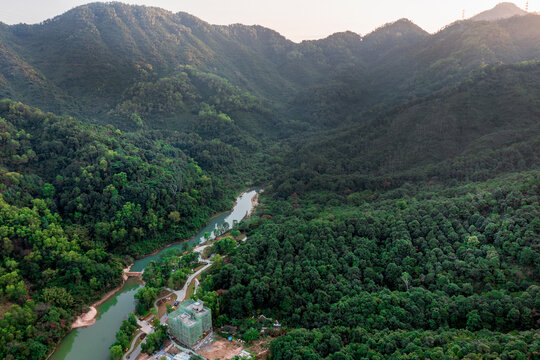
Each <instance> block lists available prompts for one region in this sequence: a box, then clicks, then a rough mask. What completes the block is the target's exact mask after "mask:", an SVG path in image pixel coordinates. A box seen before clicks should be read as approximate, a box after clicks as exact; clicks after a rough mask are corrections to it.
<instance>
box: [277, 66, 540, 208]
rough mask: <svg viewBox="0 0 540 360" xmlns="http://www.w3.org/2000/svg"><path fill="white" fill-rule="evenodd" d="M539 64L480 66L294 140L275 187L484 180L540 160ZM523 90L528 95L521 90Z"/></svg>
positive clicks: (347, 188) (346, 188) (338, 188)
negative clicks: (427, 91)
mask: <svg viewBox="0 0 540 360" xmlns="http://www.w3.org/2000/svg"><path fill="white" fill-rule="evenodd" d="M539 79H540V64H538V63H536V62H533V63H530V64H518V65H501V66H492V67H487V68H484V69H482V70H481V71H478V72H476V73H474V74H473V75H471V76H470V77H469V78H468V79H466V80H465V81H463V82H461V83H460V84H459V85H457V86H455V87H452V88H448V89H445V90H443V91H440V92H436V93H433V94H431V95H430V96H428V97H425V98H421V99H417V100H414V101H410V102H406V103H404V104H401V105H399V106H395V107H392V108H390V109H387V110H384V111H379V112H374V113H373V114H372V115H370V116H367V115H366V116H363V117H361V118H362V120H361V121H360V120H359V121H357V123H356V124H355V125H353V126H347V127H342V128H337V129H336V130H334V131H331V132H326V133H319V134H315V135H312V136H307V137H306V136H304V135H303V134H302V135H301V136H298V137H297V138H295V139H293V140H291V141H290V142H289V143H290V150H288V151H286V152H285V153H284V154H283V156H282V164H283V170H282V171H281V172H280V174H279V175H278V176H277V177H276V179H275V181H274V182H273V185H274V187H275V189H276V191H277V193H278V194H279V195H280V196H281V197H284V198H286V197H288V196H290V195H292V194H293V193H297V194H299V195H302V194H305V193H309V192H310V191H333V192H338V193H344V192H351V191H352V192H358V191H362V190H366V189H367V190H381V191H386V190H388V189H392V188H398V187H400V186H401V185H403V184H405V183H407V182H412V183H417V182H423V183H425V182H433V183H446V184H448V185H455V184H457V183H467V182H471V181H486V180H489V179H491V178H494V177H496V176H500V175H502V174H505V173H508V172H513V171H526V170H528V169H532V168H536V167H538V166H539V164H540V157H539V155H538V151H536V149H537V148H538V147H539V146H540V126H539V124H538V121H537V119H538V106H539V102H538V99H539V98H540V87H539V86H538V84H539V83H540V82H539V81H538V80H539ZM523 94H527V95H523Z"/></svg>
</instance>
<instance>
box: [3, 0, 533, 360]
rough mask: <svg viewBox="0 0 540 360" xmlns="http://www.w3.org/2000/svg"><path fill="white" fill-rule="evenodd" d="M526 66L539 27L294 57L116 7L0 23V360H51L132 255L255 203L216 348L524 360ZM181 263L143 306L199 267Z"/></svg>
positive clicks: (263, 43) (219, 272) (378, 41)
mask: <svg viewBox="0 0 540 360" xmlns="http://www.w3.org/2000/svg"><path fill="white" fill-rule="evenodd" d="M539 59H540V16H538V15H534V14H528V15H525V16H513V17H509V18H503V19H499V20H493V21H474V20H467V21H459V22H455V23H453V24H450V25H448V26H446V27H445V28H444V29H442V30H441V31H439V32H437V33H435V34H429V33H427V32H425V31H424V30H422V29H421V28H419V27H418V26H417V25H415V24H414V23H412V22H411V21H409V20H407V19H401V20H398V21H396V22H393V23H389V24H385V25H383V26H381V27H380V28H378V29H376V30H374V31H373V32H371V33H369V34H365V35H359V34H355V33H353V32H341V33H336V34H333V35H330V36H328V37H327V38H324V39H320V40H315V41H304V42H301V43H294V42H292V41H290V40H288V39H286V38H285V37H283V36H282V35H280V34H279V33H277V32H275V31H273V30H271V29H267V28H264V27H261V26H245V25H241V24H235V25H229V26H218V25H212V24H209V23H207V22H205V21H203V20H201V19H198V18H196V17H194V16H192V15H190V14H186V13H176V14H175V13H172V12H169V11H166V10H163V9H158V8H154V7H146V6H130V5H125V4H121V3H116V2H113V3H93V4H88V5H84V6H80V7H77V8H74V9H72V10H71V11H68V12H67V13H65V14H62V15H59V16H57V17H56V18H54V19H51V20H48V21H45V22H43V23H41V24H37V25H22V24H20V25H14V26H7V25H4V24H0V97H6V98H11V99H3V100H0V235H1V236H0V358H6V359H10V360H11V359H17V360H18V359H21V360H22V359H28V358H36V359H43V358H47V355H48V353H49V352H50V351H51V350H52V349H53V348H54V347H55V345H56V344H57V343H58V340H59V339H60V338H62V337H63V336H64V335H65V334H66V333H67V332H68V331H69V330H70V326H69V324H70V323H71V322H72V320H73V318H74V316H75V315H76V314H79V313H80V312H81V311H82V310H83V309H84V307H85V305H88V304H90V303H91V302H92V301H94V300H95V299H97V298H99V297H100V296H101V295H102V294H103V293H104V292H106V291H108V290H110V289H112V288H114V287H116V286H118V284H119V283H120V281H121V280H120V275H121V274H122V268H124V267H125V266H127V265H129V264H130V263H132V260H133V257H136V256H142V255H144V254H147V253H149V252H151V251H153V250H155V249H156V248H158V247H161V246H164V245H166V244H169V243H171V242H173V241H178V239H184V238H189V237H190V236H191V235H192V234H193V233H194V232H195V231H197V230H198V229H199V228H201V227H202V226H203V225H204V224H205V223H206V222H207V220H208V219H209V218H210V217H211V216H212V214H214V213H216V212H219V211H222V210H224V209H226V208H229V207H230V205H231V203H232V199H233V197H234V195H235V194H237V192H239V191H241V189H245V188H248V187H252V186H254V185H257V186H262V187H264V189H265V191H264V194H262V195H261V198H260V200H261V205H260V206H258V207H257V209H256V211H255V213H254V214H253V215H252V216H251V217H249V218H248V219H246V220H245V221H242V222H241V223H240V224H235V226H236V228H235V229H234V230H235V231H234V232H231V233H230V234H231V236H232V235H233V234H236V235H234V236H232V237H231V238H229V237H227V236H225V237H224V238H223V239H222V240H218V241H216V242H215V243H214V244H211V245H210V246H209V248H208V250H209V251H205V252H204V254H202V255H203V256H206V255H208V253H219V254H220V256H221V257H218V256H216V257H215V258H214V264H213V265H212V266H211V267H210V268H209V269H208V270H207V271H205V273H204V274H203V275H202V276H201V279H200V283H201V286H199V287H198V289H197V290H196V291H197V292H196V296H197V297H198V298H200V299H201V300H203V301H204V302H205V304H206V305H208V306H209V307H211V309H212V314H213V322H214V324H216V325H217V324H220V325H225V324H229V323H233V324H234V325H235V326H234V327H231V329H233V328H236V329H237V330H236V331H235V332H234V333H233V334H230V335H231V336H234V337H236V338H242V339H244V340H245V341H246V342H247V343H250V342H251V341H253V340H255V339H257V338H258V337H261V336H262V337H263V339H262V343H261V345H262V346H260V347H265V344H266V343H267V342H268V343H269V346H268V347H269V349H270V352H271V354H270V356H271V358H272V359H276V360H277V359H283V360H285V359H287V360H290V359H293V358H294V359H303V358H309V359H363V358H373V359H375V358H376V359H383V358H411V359H413V358H414V359H417V358H432V359H435V358H448V359H454V358H471V359H472V358H474V359H480V358H482V359H484V358H486V359H498V358H501V359H527V358H530V359H533V358H538V357H539V355H540V354H539V353H538V349H539V348H540V344H539V341H540V339H539V338H538V331H537V328H538V324H539V322H540V318H539V312H538V299H539V298H540V286H539V285H540V284H539V282H538V279H539V278H540V274H539V271H540V248H539V247H538V239H540V223H539V220H538V219H540V201H539V198H540V157H539V153H538V149H539V148H540V124H539V122H538V119H539V117H540V62H539ZM244 235H245V236H246V237H247V238H246V239H247V241H243V242H239V243H237V242H236V241H235V240H234V239H233V237H234V238H235V239H240V238H243V236H244ZM192 255H194V257H193V258H192V260H193V261H196V258H197V256H198V255H197V254H191V255H188V257H190V258H191V256H192ZM175 258H176V255H172V254H171V255H170V256H166V257H164V258H163V259H161V260H159V261H158V262H153V263H152V264H151V265H149V267H148V268H147V269H146V270H147V271H145V273H144V280H145V282H146V284H147V287H145V288H143V289H142V290H141V292H139V294H138V295H137V296H136V298H137V299H138V301H141V300H142V301H144V303H147V304H152V303H154V301H155V300H156V297H157V296H158V293H160V291H161V290H162V289H161V287H162V286H163V285H164V283H165V281H164V280H165V279H166V278H165V277H163V276H162V275H163V272H162V270H160V269H165V268H167V269H168V270H166V273H167V274H169V273H170V274H172V272H173V271H174V274H176V275H174V279H173V278H172V277H171V279H173V280H174V281H175V284H176V283H178V284H179V285H181V283H182V282H183V281H184V279H185V278H186V277H187V276H188V274H189V273H190V272H191V269H192V268H195V267H196V265H195V264H191V262H192V261H191V260H190V264H186V268H185V269H184V268H183V267H178V261H179V260H178V259H176V260H175ZM188 265H189V266H188ZM169 270H170V271H169ZM163 271H165V270H163ZM168 276H169V275H167V277H168ZM171 279H169V280H171ZM169 286H170V285H169ZM150 288H151V289H150ZM139 304H142V303H141V302H139ZM142 305H144V304H142ZM139 308H140V306H139ZM261 315H264V316H261ZM103 316H106V314H104V315H103ZM270 317H271V318H272V319H269V318H270ZM133 320H135V319H133ZM275 321H279V322H280V323H281V324H283V325H284V326H285V328H284V329H280V328H277V327H275V326H274V323H275ZM133 322H134V323H136V321H133ZM128 325H129V324H128ZM123 326H124V325H123ZM133 326H135V325H134V324H133ZM130 328H131V326H130ZM124 330H125V329H124ZM130 332H132V331H130ZM266 334H269V335H270V336H267V335H266ZM148 338H153V339H152V342H153V341H156V343H155V345H156V346H155V348H159V346H160V344H158V342H159V339H157V338H156V337H148ZM148 338H147V339H148ZM117 340H118V341H117V344H121V345H122V346H120V345H117V346H113V348H114V349H115V352H114V354H113V353H112V349H111V355H112V358H120V357H121V356H122V354H121V353H122V349H124V348H125V347H127V346H128V344H129V343H130V340H131V338H130V335H129V334H127V333H126V332H125V331H120V332H119V333H118V334H117ZM147 341H148V340H147ZM111 342H112V340H111ZM257 346H258V345H257ZM151 347H153V346H151ZM258 347H259V346H258ZM117 350H118V351H117Z"/></svg>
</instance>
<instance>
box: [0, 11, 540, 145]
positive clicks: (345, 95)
mask: <svg viewBox="0 0 540 360" xmlns="http://www.w3.org/2000/svg"><path fill="white" fill-rule="evenodd" d="M538 28H540V17H539V16H536V15H529V16H524V17H517V18H511V19H507V20H501V21H496V22H491V23H484V22H472V21H468V22H459V23H456V24H453V25H451V26H449V27H447V28H446V29H444V30H442V31H441V32H439V33H437V34H434V35H430V34H428V33H426V32H425V31H424V30H422V29H420V28H419V27H418V26H416V25H415V24H413V23H411V22H410V21H408V20H406V19H401V20H398V21H397V22H394V23H391V24H386V25H384V26H382V27H380V28H379V29H376V30H375V31H373V32H371V33H370V34H367V35H365V36H360V35H358V34H354V33H350V32H349V33H338V34H334V35H332V36H329V37H328V38H326V39H321V40H317V41H304V42H302V43H300V44H295V43H293V42H291V41H289V40H287V39H286V38H284V37H283V36H281V35H280V34H278V33H277V32H275V31H272V30H270V29H266V28H263V27H260V26H244V25H238V24H237V25H230V26H217V25H211V24H208V23H206V22H204V21H202V20H200V19H198V18H196V17H194V16H191V15H189V14H186V13H176V14H174V13H171V12H169V11H166V10H162V9H158V8H152V7H144V6H129V5H124V4H120V3H109V4H104V3H93V4H89V5H84V6H80V7H77V8H74V9H73V10H71V11H69V12H67V13H65V14H63V15H60V16H58V17H56V18H54V19H51V20H48V21H45V22H44V23H42V24H38V25H14V26H5V25H4V26H2V27H0V61H1V63H0V64H1V65H2V66H1V67H0V83H1V84H3V86H2V87H1V88H0V96H4V97H11V98H14V99H18V100H21V101H23V102H25V103H28V104H30V105H34V106H38V107H40V108H42V109H44V110H47V111H54V112H56V113H61V114H71V115H75V116H77V117H79V118H82V119H85V120H89V121H94V122H100V123H102V124H103V123H107V122H108V123H113V124H115V125H117V126H126V124H129V123H130V122H129V119H125V118H124V119H120V118H118V117H114V118H112V117H110V115H111V114H113V113H114V112H113V111H112V110H113V109H115V108H117V107H118V106H119V104H120V103H122V102H124V101H125V99H123V98H122V96H123V94H124V92H126V91H127V90H128V89H130V88H132V87H134V86H140V84H141V83H145V82H156V81H158V80H159V79H163V78H167V77H170V76H175V74H177V73H178V68H179V67H185V66H193V67H195V68H197V69H198V70H200V71H203V72H205V73H210V74H215V75H218V76H219V77H221V78H223V79H225V80H226V81H228V82H230V83H231V84H232V85H233V86H237V87H239V88H240V89H241V90H242V91H245V92H247V93H250V94H251V95H253V96H255V97H256V98H258V99H259V101H260V102H261V103H262V104H263V106H264V107H266V108H267V109H271V110H272V112H273V113H274V114H279V115H278V116H276V117H275V119H276V118H277V119H280V120H281V121H278V122H276V120H275V119H269V118H267V117H266V118H265V117H263V118H261V119H259V115H256V116H254V117H253V121H252V122H251V123H250V124H249V130H250V131H252V130H255V131H257V132H259V133H265V134H269V135H270V134H281V135H284V134H291V133H294V132H296V131H298V130H299V129H304V130H306V129H312V130H313V129H315V130H316V129H318V128H320V127H328V126H330V127H332V126H335V125H336V124H337V123H342V122H343V121H347V119H349V121H358V119H356V118H355V117H351V114H353V113H360V112H365V111H369V110H370V109H373V108H377V107H380V106H383V107H384V106H392V105H395V104H397V103H400V102H402V101H405V100H410V99H412V98H414V97H417V96H424V95H426V94H428V93H429V92H431V91H434V90H439V89H441V88H443V87H444V86H448V85H452V84H455V83H457V82H459V81H460V80H461V79H463V77H464V76H466V75H467V74H468V72H469V71H471V70H474V69H477V68H478V67H480V66H482V64H495V63H498V62H516V61H523V60H528V59H531V58H534V57H536V56H538V54H540V47H539V46H538V42H535V41H531V39H534V38H535V37H536V36H538V34H537V31H536V30H535V29H538ZM43 44H47V46H44V45H43ZM330 99H334V100H335V101H334V100H333V101H332V102H329V101H325V100H330ZM327 105H328V106H327ZM182 119H183V118H182V117H180V119H179V120H175V121H174V122H173V123H176V124H180V122H181V121H183V120H182ZM143 120H144V119H143ZM257 123H260V124H261V126H258V125H257ZM154 124H155V125H156V126H157V127H162V126H163V121H161V122H159V121H158V122H155V123H154V121H148V122H147V125H148V126H150V128H152V127H153V126H154ZM180 128H181V126H180ZM246 129H247V128H246Z"/></svg>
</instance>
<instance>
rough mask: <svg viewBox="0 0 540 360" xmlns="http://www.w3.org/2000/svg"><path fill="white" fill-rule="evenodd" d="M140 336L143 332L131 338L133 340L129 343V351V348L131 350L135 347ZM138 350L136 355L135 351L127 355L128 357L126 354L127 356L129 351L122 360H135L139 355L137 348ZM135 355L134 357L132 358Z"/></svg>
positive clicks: (139, 348)
mask: <svg viewBox="0 0 540 360" xmlns="http://www.w3.org/2000/svg"><path fill="white" fill-rule="evenodd" d="M142 334H144V332H142V333H139V334H138V335H137V336H135V337H134V338H133V340H132V341H131V344H130V345H129V350H131V348H133V345H135V343H136V342H137V340H138V339H139V338H140V337H141V336H142ZM137 349H138V350H139V352H137V353H136V351H134V352H133V353H132V354H130V355H129V357H128V354H129V350H128V352H127V353H125V354H124V356H123V357H122V360H127V359H136V358H137V356H139V354H140V353H141V347H140V346H139V347H138V348H137ZM137 349H136V350H137ZM134 355H135V356H134Z"/></svg>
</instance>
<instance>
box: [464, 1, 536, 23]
mask: <svg viewBox="0 0 540 360" xmlns="http://www.w3.org/2000/svg"><path fill="white" fill-rule="evenodd" d="M523 15H527V12H526V11H525V10H523V9H521V8H519V7H518V6H517V5H516V4H514V3H510V2H503V3H500V4H497V5H496V6H495V7H494V8H493V9H491V10H486V11H483V12H481V13H480V14H478V15H475V16H473V17H472V18H471V20H474V21H496V20H501V19H508V18H511V17H514V16H523Z"/></svg>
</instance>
